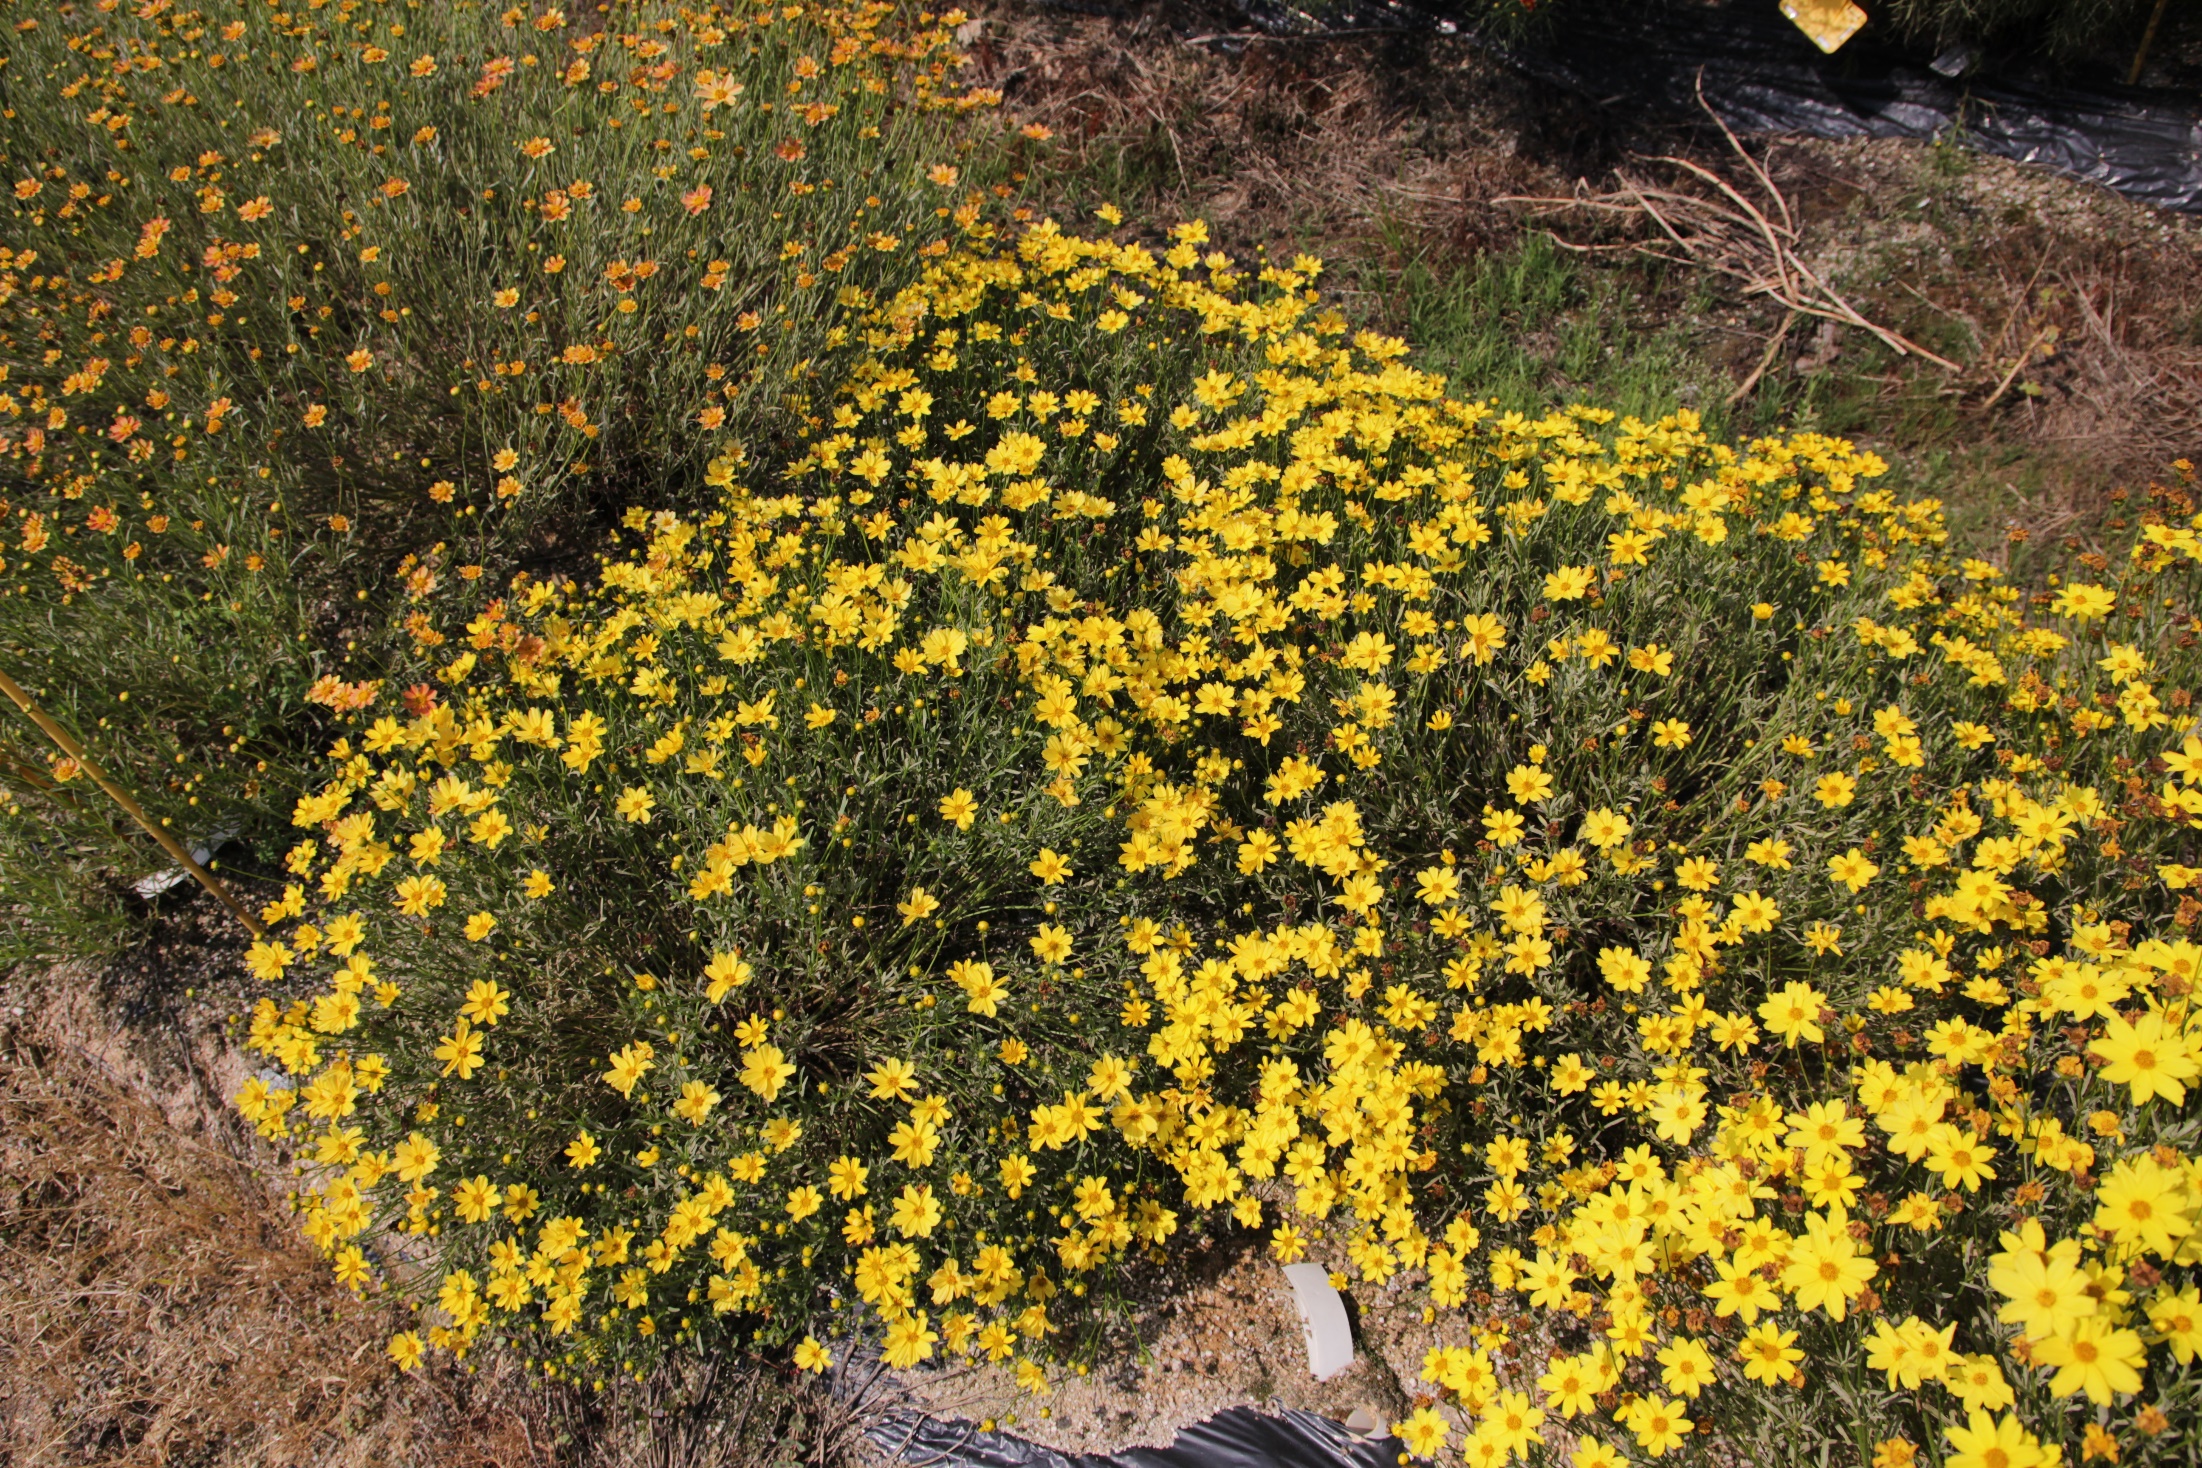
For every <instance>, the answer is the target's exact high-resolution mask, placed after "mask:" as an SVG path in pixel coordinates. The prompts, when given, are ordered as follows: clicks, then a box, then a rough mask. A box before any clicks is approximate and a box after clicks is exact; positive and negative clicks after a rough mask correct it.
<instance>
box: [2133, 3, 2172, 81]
mask: <svg viewBox="0 0 2202 1468" xmlns="http://www.w3.org/2000/svg"><path fill="white" fill-rule="evenodd" d="M2170 4H2171V0H2156V9H2155V10H2154V11H2153V12H2151V13H2150V15H2149V18H2148V29H2147V30H2145V31H2143V32H2141V49H2140V50H2138V51H2135V52H2134V53H2133V69H2132V70H2131V71H2129V72H2127V73H2126V85H2127V86H2129V87H2137V86H2139V85H2140V84H2141V68H2142V67H2143V66H2145V65H2147V64H2148V48H2149V47H2150V46H2153V45H2154V44H2156V28H2157V27H2158V26H2160V25H2162V24H2163V23H2164V11H2165V9H2166V7H2168V6H2169V5H2170Z"/></svg>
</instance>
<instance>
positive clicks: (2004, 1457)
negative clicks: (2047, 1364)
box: [1942, 1412, 2063, 1468]
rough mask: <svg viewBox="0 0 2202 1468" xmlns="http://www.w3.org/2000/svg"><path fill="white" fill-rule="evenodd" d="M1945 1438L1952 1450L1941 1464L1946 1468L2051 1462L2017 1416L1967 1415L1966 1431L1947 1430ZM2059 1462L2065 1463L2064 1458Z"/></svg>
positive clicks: (2034, 1466)
mask: <svg viewBox="0 0 2202 1468" xmlns="http://www.w3.org/2000/svg"><path fill="white" fill-rule="evenodd" d="M1942 1436H1943V1437H1944V1438H1946V1439H1947V1440H1948V1441H1949V1444H1950V1450H1951V1451H1950V1454H1949V1456H1948V1457H1946V1458H1944V1459H1943V1460H1942V1463H1943V1468H2038V1465H2041V1464H2044V1463H2047V1462H2049V1461H2050V1458H2049V1454H2048V1453H2047V1452H2046V1451H2045V1450H2044V1449H2043V1448H2042V1446H2041V1444H2040V1443H2038V1442H2036V1441H2035V1440H2034V1436H2033V1434H2032V1433H2030V1432H2028V1431H2027V1430H2026V1429H2025V1428H2023V1427H2021V1426H2020V1425H2019V1421H2018V1418H2016V1417H2014V1416H2009V1415H2006V1416H2004V1417H2003V1418H2001V1419H2000V1420H1999V1419H1997V1418H1994V1417H1991V1416H1989V1415H1988V1414H1987V1413H1985V1412H1972V1413H1969V1414H1967V1416H1966V1419H1965V1425H1964V1426H1963V1427H1958V1426H1955V1425H1952V1426H1949V1427H1945V1428H1943V1429H1942ZM2057 1461H2059V1462H2062V1461H2063V1459H2062V1456H2061V1455H2060V1456H2059V1458H2058V1460H2057Z"/></svg>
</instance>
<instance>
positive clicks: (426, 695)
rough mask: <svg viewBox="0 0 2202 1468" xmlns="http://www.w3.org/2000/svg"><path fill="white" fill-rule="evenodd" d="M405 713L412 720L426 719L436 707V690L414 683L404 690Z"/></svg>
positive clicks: (423, 684)
mask: <svg viewBox="0 0 2202 1468" xmlns="http://www.w3.org/2000/svg"><path fill="white" fill-rule="evenodd" d="M403 697H404V700H405V711H406V712H407V713H409V714H411V715H412V716H413V717H414V718H416V719H420V718H426V717H427V716H428V715H429V714H430V713H431V712H433V711H434V710H435V707H436V690H435V689H434V688H432V687H430V686H429V685H428V684H426V683H416V684H414V685H413V686H412V687H411V688H408V689H406V690H405V693H404V695H403Z"/></svg>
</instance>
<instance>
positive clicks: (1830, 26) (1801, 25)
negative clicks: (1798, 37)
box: [1781, 0, 1866, 54]
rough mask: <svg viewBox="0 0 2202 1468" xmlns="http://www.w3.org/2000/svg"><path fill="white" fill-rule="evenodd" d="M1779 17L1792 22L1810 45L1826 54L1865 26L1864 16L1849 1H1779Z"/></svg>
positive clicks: (1838, 47) (1862, 12)
mask: <svg viewBox="0 0 2202 1468" xmlns="http://www.w3.org/2000/svg"><path fill="white" fill-rule="evenodd" d="M1781 13H1782V14H1783V15H1786V16H1788V17H1789V18H1790V19H1791V20H1792V21H1794V22H1796V25H1797V29H1798V30H1800V31H1803V32H1804V33H1805V34H1806V35H1808V36H1810V37H1811V38H1812V44H1813V45H1815V46H1817V47H1819V48H1820V49H1821V50H1822V51H1826V52H1828V53H1830V54H1832V53H1834V52H1835V51H1837V50H1839V49H1840V48H1841V46H1842V44H1843V42H1845V41H1847V40H1849V39H1850V38H1851V37H1852V36H1855V35H1857V34H1858V27H1860V26H1862V25H1864V24H1865V23H1866V13H1865V12H1864V11H1863V10H1860V9H1859V8H1858V7H1857V6H1856V5H1853V4H1852V3H1851V0H1781Z"/></svg>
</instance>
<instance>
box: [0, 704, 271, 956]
mask: <svg viewBox="0 0 2202 1468" xmlns="http://www.w3.org/2000/svg"><path fill="white" fill-rule="evenodd" d="M0 693H5V694H7V696H8V697H10V698H12V699H14V700H15V706H16V707H17V708H19V709H21V710H22V711H23V713H24V714H25V716H26V717H28V718H29V719H30V721H31V722H32V723H34V724H36V725H37V726H38V727H39V728H40V729H41V730H43V731H44V733H45V735H46V737H47V738H48V739H51V740H52V741H53V742H54V743H55V744H57V745H59V746H61V752H62V753H63V754H65V755H67V756H68V757H69V758H71V759H73V760H75V761H76V762H77V763H78V764H79V765H82V766H83V767H84V773H85V774H87V775H90V776H91V777H92V781H93V783H94V784H96V785H98V786H99V788H100V789H102V790H104V791H106V792H107V794H108V796H109V798H110V799H112V800H113V801H114V802H115V804H117V805H119V806H121V807H122V808H123V810H125V811H126V812H128V813H129V815H130V818H131V819H132V820H134V821H136V822H137V823H138V824H139V825H141V826H143V827H144V828H145V832H146V834H147V835H149V836H151V837H152V838H153V839H154V840H155V841H158V842H159V843H160V844H161V850H163V851H165V852H167V853H168V854H169V855H170V856H172V857H174V858H175V859H176V862H177V864H178V865H179V866H181V867H182V868H183V869H184V870H185V871H187V872H189V873H191V875H192V876H194V877H197V878H198V879H199V885H200V886H202V887H204V888H206V890H207V891H209V892H211V893H213V894H214V896H215V898H216V899H217V900H218V901H220V903H221V904H222V906H224V907H226V908H228V909H229V910H230V912H231V913H232V914H233V915H235V917H236V919H237V921H239V922H241V923H243V924H244V925H245V927H246V928H247V929H248V930H250V931H251V933H252V936H253V937H255V938H260V937H265V936H266V931H267V930H266V929H264V928H262V927H261V926H260V924H258V923H257V922H254V921H253V918H252V914H251V913H249V912H247V911H245V908H244V904H243V903H240V902H239V901H238V900H237V899H236V898H235V897H233V896H231V895H230V891H229V889H228V888H227V887H225V886H223V885H222V883H221V880H220V879H219V878H218V877H216V876H215V875H214V873H212V872H210V871H208V870H207V869H206V868H205V867H203V866H200V865H199V864H198V863H197V862H195V861H193V860H192V859H191V853H190V852H188V851H186V850H184V849H183V846H182V845H181V844H180V843H178V841H177V840H176V838H175V837H173V836H171V835H169V834H168V832H167V831H166V830H165V829H164V828H163V827H162V826H161V824H160V822H158V821H156V820H154V819H153V818H152V817H151V816H149V815H147V814H146V813H145V807H144V806H142V805H139V804H138V803H137V801H136V800H135V799H133V798H132V797H131V795H130V792H129V791H127V790H125V789H123V788H122V787H121V786H120V785H117V784H116V783H115V782H114V781H113V780H110V779H109V778H107V772H106V771H104V770H102V769H101V768H100V767H99V766H98V765H96V764H94V763H93V762H92V757H91V756H90V755H88V754H86V753H85V752H84V746H83V745H81V744H79V743H77V742H76V740H75V738H74V737H72V736H71V735H70V733H69V731H68V730H66V729H64V728H62V727H61V726H60V725H59V724H57V723H55V722H54V721H53V720H52V719H50V718H48V717H47V716H46V711H45V710H44V709H41V708H40V707H39V706H38V705H37V704H35V703H33V702H31V696H30V695H29V694H28V693H26V692H24V691H23V687H22V685H21V684H19V683H17V682H16V681H15V680H14V679H13V678H10V677H9V676H8V675H7V674H6V673H4V672H0Z"/></svg>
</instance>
